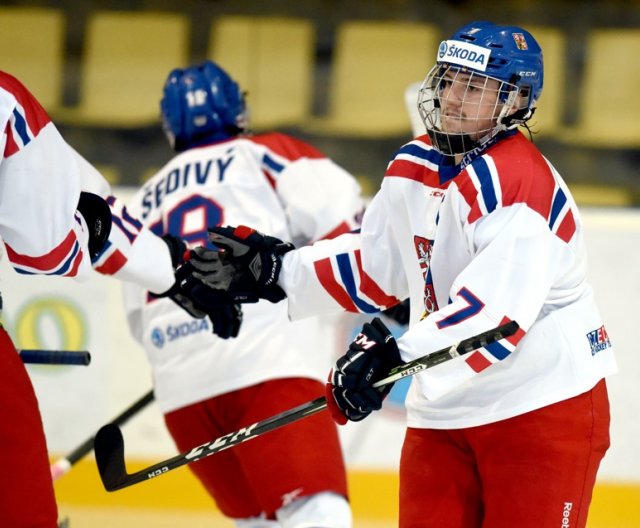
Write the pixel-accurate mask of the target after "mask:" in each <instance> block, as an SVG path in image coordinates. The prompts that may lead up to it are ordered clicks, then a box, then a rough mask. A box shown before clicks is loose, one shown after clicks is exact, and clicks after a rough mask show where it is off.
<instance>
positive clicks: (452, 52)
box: [438, 40, 491, 71]
mask: <svg viewBox="0 0 640 528" xmlns="http://www.w3.org/2000/svg"><path fill="white" fill-rule="evenodd" d="M490 56H491V51H490V50H488V49H485V48H483V47H482V46H476V45H475V44H469V43H468V42H462V41H460V40H445V41H442V42H441V43H440V47H439V48H438V62H447V63H449V64H457V65H458V66H464V67H466V68H473V69H474V70H479V71H485V70H486V69H487V64H489V57H490Z"/></svg>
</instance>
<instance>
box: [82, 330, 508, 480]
mask: <svg viewBox="0 0 640 528" xmlns="http://www.w3.org/2000/svg"><path fill="white" fill-rule="evenodd" d="M518 328H519V326H518V324H517V323H516V322H515V321H511V322H509V323H506V324H504V325H501V326H498V327H496V328H494V329H492V330H488V331H487V332H483V333H481V334H478V335H476V336H473V337H470V338H468V339H464V340H462V341H460V342H459V343H456V344H454V345H452V346H450V347H447V348H443V349H441V350H438V351H437V352H433V353H431V354H428V355H426V356H423V357H421V358H418V359H415V360H413V361H410V362H409V363H405V364H404V365H400V366H398V367H396V368H394V369H393V370H392V371H391V372H390V373H389V376H388V377H386V378H384V379H382V380H380V381H378V382H376V383H374V384H373V386H374V387H382V386H383V385H388V384H390V383H393V382H395V381H397V380H399V379H401V378H404V377H406V376H412V375H414V374H416V373H417V372H420V371H421V370H425V369H428V368H431V367H434V366H435V365H439V364H440V363H443V362H445V361H448V360H450V359H452V358H455V357H458V356H461V355H463V354H467V353H469V352H472V351H473V350H476V349H478V348H482V347H484V346H486V345H489V344H491V343H494V342H496V341H499V340H500V339H503V338H505V337H510V336H512V335H513V334H515V333H516V332H517V330H518ZM326 407H327V400H326V399H325V397H324V396H321V397H320V398H316V399H315V400H312V401H310V402H307V403H303V404H302V405H299V406H297V407H294V408H292V409H289V410H287V411H284V412H282V413H280V414H277V415H275V416H272V417H270V418H266V419H265V420H261V421H259V422H256V423H254V424H252V425H249V426H247V427H243V428H242V429H239V430H238V431H234V432H232V433H228V434H226V435H223V436H221V437H219V438H216V439H215V440H212V441H211V442H206V443H204V444H202V445H200V446H198V447H194V448H193V449H191V451H188V452H185V453H181V454H179V455H176V456H174V457H173V458H169V459H167V460H165V461H163V462H159V463H158V464H155V465H153V466H149V467H147V468H145V469H142V470H140V471H137V472H135V473H131V474H129V473H127V469H126V467H125V457H124V438H123V437H122V432H121V431H120V428H119V427H118V426H117V425H115V424H107V425H105V426H103V427H102V428H101V429H100V430H99V431H98V434H97V435H96V439H95V455H96V463H97V464H98V472H99V473H100V478H101V479H102V484H103V485H104V487H105V489H106V490H107V491H116V490H119V489H122V488H126V487H128V486H131V485H133V484H137V483H139V482H143V481H145V480H149V479H152V478H154V477H157V476H159V475H162V474H163V473H167V472H168V471H171V470H173V469H176V468H179V467H180V466H183V465H185V464H189V463H191V462H196V461H197V460H200V459H201V458H204V457H208V456H210V455H213V454H214V453H218V452H219V451H222V450H224V449H229V448H230V447H233V446H235V445H237V444H240V443H242V442H246V441H247V440H251V439H252V438H257V437H258V436H260V435H263V434H264V433H267V432H269V431H273V430H274V429H278V428H280V427H283V426H285V425H288V424H290V423H292V422H295V421H297V420H300V419H301V418H304V417H306V416H311V415H312V414H315V413H317V412H319V411H322V410H323V409H325V408H326Z"/></svg>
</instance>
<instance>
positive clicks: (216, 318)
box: [208, 304, 242, 339]
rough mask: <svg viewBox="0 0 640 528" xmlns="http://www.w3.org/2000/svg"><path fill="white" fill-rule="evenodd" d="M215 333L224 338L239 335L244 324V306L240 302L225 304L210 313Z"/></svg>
mask: <svg viewBox="0 0 640 528" xmlns="http://www.w3.org/2000/svg"><path fill="white" fill-rule="evenodd" d="M208 315H209V319H210V320H211V324H212V325H213V333H214V334H216V335H217V336H218V337H220V338H222V339H229V338H230V337H238V332H239V331H240V325H242V307H241V306H240V305H239V304H225V305H224V306H221V307H220V308H214V309H212V310H211V311H210V312H209V313H208Z"/></svg>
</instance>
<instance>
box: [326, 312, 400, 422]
mask: <svg viewBox="0 0 640 528" xmlns="http://www.w3.org/2000/svg"><path fill="white" fill-rule="evenodd" d="M401 364H402V359H401V358H400V352H399V351H398V346H397V345H396V340H395V339H394V338H393V336H392V335H391V332H389V329H388V328H387V327H386V326H385V325H384V323H383V322H382V321H381V320H380V319H378V318H377V317H376V318H375V319H374V320H373V321H371V323H365V324H364V326H363V327H362V331H361V332H360V333H359V334H358V335H357V336H356V337H355V339H354V340H353V341H352V342H351V344H350V345H349V350H347V353H346V354H345V355H344V356H342V357H341V358H340V359H338V361H337V362H336V364H335V366H334V367H333V369H332V370H331V372H330V373H329V380H328V382H327V384H326V397H327V407H328V409H329V412H330V413H331V417H332V418H333V420H334V421H335V422H336V423H337V424H339V425H344V424H346V423H347V420H351V421H352V422H359V421H360V420H364V419H365V418H366V417H367V416H369V414H371V412H372V411H377V410H378V409H380V408H381V407H382V401H383V400H384V399H385V398H386V397H387V395H388V394H389V392H390V391H391V387H392V386H393V383H391V384H389V385H385V386H384V387H380V388H374V387H373V386H372V385H373V384H374V383H375V382H376V381H379V380H381V379H383V378H386V377H387V375H388V374H389V372H390V371H391V370H392V369H393V368H394V367H397V366H398V365H401Z"/></svg>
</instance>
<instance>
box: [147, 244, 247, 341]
mask: <svg viewBox="0 0 640 528" xmlns="http://www.w3.org/2000/svg"><path fill="white" fill-rule="evenodd" d="M162 239H163V240H164V241H165V242H166V244H167V246H168V247H169V253H170V254H171V263H172V265H173V267H174V268H175V278H176V281H175V283H174V284H173V286H172V287H171V288H169V290H167V291H166V292H164V293H161V294H155V295H154V296H155V297H169V298H170V299H171V300H172V301H173V302H175V303H176V304H177V305H179V306H180V307H181V308H183V309H184V310H186V311H187V312H188V313H189V314H190V315H191V316H192V317H196V318H198V319H202V318H204V317H207V316H208V317H209V319H210V320H211V324H212V325H213V332H214V333H215V334H217V335H219V336H220V337H222V338H223V339H227V338H229V337H236V336H237V335H238V331H239V329H240V324H241V323H242V311H241V310H240V307H239V306H236V305H235V304H234V303H232V302H231V299H230V297H229V295H228V294H227V293H226V292H225V291H223V290H222V289H216V288H213V287H212V286H211V285H210V284H211V283H214V282H215V283H216V284H224V279H220V276H221V275H224V276H229V275H230V274H231V272H230V271H228V270H226V269H225V268H230V265H228V264H224V263H223V262H222V261H221V260H220V253H219V252H217V251H213V250H210V249H207V248H204V247H198V248H195V249H193V250H188V249H187V245H186V244H185V243H184V241H183V240H181V239H179V238H177V237H174V236H172V235H164V236H163V237H162ZM227 284H228V283H227Z"/></svg>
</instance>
